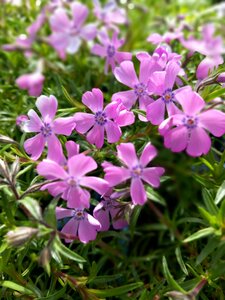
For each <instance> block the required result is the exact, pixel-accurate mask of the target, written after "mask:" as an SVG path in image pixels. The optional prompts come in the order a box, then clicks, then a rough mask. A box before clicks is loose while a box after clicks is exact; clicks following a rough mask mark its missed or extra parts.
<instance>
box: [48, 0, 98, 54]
mask: <svg viewBox="0 0 225 300" xmlns="http://www.w3.org/2000/svg"><path fill="white" fill-rule="evenodd" d="M71 10H72V20H71V19H69V17H68V15H67V11H66V10H65V9H64V8H62V7H61V8H58V9H56V10H55V12H54V14H53V15H52V16H51V17H50V25H51V30H52V34H51V35H50V36H49V37H48V42H49V44H50V45H52V47H53V48H55V50H56V51H57V52H58V55H59V56H60V58H62V59H65V57H66V53H69V54H74V53H76V52H77V51H78V50H79V48H80V45H81V41H82V39H84V40H86V41H88V40H92V39H93V38H94V37H95V35H96V33H97V31H96V26H95V25H94V24H88V25H84V22H85V20H86V18H87V16H88V8H87V7H86V6H85V5H83V4H81V3H79V2H74V3H72V4H71Z"/></svg>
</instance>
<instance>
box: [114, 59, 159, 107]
mask: <svg viewBox="0 0 225 300" xmlns="http://www.w3.org/2000/svg"><path fill="white" fill-rule="evenodd" d="M156 70H159V66H158V64H157V63H155V61H153V60H152V59H151V57H148V58H146V59H141V60H140V72H139V78H138V77H137V75H136V72H135V69H134V64H133V62H131V61H123V62H122V63H121V64H120V65H119V67H116V68H115V70H114V75H115V77H116V79H117V80H118V81H119V82H121V83H122V84H124V85H127V86H128V87H130V88H131V90H129V91H124V92H118V93H115V94H114V95H113V96H112V100H116V99H121V100H122V102H123V104H124V105H125V107H126V108H127V109H131V108H132V106H134V105H135V103H136V101H137V99H139V107H140V109H143V110H145V107H146V106H147V105H148V104H150V103H151V102H152V101H153V100H152V99H151V98H150V97H149V92H148V81H149V78H150V76H151V75H152V74H153V72H155V71H156Z"/></svg>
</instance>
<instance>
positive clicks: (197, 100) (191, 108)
mask: <svg viewBox="0 0 225 300" xmlns="http://www.w3.org/2000/svg"><path fill="white" fill-rule="evenodd" d="M176 99H177V101H178V102H179V103H180V104H181V106H182V108H183V110H184V112H185V113H186V114H187V115H190V116H194V115H195V114H197V113H198V112H200V110H201V109H202V108H203V107H204V106H205V101H204V100H203V99H202V97H201V96H200V95H199V94H197V93H196V92H193V91H192V90H191V89H190V88H184V89H182V90H181V91H180V92H178V93H176Z"/></svg>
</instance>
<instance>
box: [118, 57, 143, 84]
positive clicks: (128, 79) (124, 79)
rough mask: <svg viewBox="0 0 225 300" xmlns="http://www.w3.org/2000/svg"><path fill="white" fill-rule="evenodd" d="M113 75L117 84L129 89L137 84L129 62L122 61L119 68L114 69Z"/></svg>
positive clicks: (133, 70)
mask: <svg viewBox="0 0 225 300" xmlns="http://www.w3.org/2000/svg"><path fill="white" fill-rule="evenodd" d="M114 75H115V77H116V79H117V80H118V81H119V82H121V83H123V84H124V85H127V86H129V87H130V88H133V87H134V86H135V85H136V84H138V83H139V81H138V78H137V75H136V72H135V69H134V64H133V62H131V61H123V62H122V63H121V64H120V66H119V67H116V68H115V70H114Z"/></svg>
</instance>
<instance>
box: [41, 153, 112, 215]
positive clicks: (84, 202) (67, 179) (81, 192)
mask: <svg viewBox="0 0 225 300" xmlns="http://www.w3.org/2000/svg"><path fill="white" fill-rule="evenodd" d="M96 168H97V164H96V162H95V160H94V159H93V158H92V157H89V156H86V155H84V154H82V153H81V154H77V155H74V156H72V157H70V158H69V159H68V161H67V166H66V167H63V166H62V165H60V164H59V163H57V162H55V161H53V160H50V159H44V160H43V161H42V162H41V163H39V165H38V166H37V172H38V174H39V175H41V176H44V177H45V178H47V179H55V180H57V182H53V183H49V184H45V185H44V186H42V188H41V190H46V189H47V190H48V191H49V193H50V194H51V195H52V196H54V197H55V196H57V195H59V194H62V195H61V198H62V199H64V200H66V201H67V206H68V207H69V208H82V209H83V208H88V207H89V206H90V202H89V201H90V193H89V191H87V190H86V189H84V188H83V187H85V188H86V187H87V188H90V189H93V190H95V191H96V192H97V193H99V194H100V195H103V194H104V193H105V192H106V191H107V189H108V183H107V182H106V181H105V180H104V179H102V178H98V177H94V176H86V174H87V173H89V172H91V171H93V170H95V169H96Z"/></svg>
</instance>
